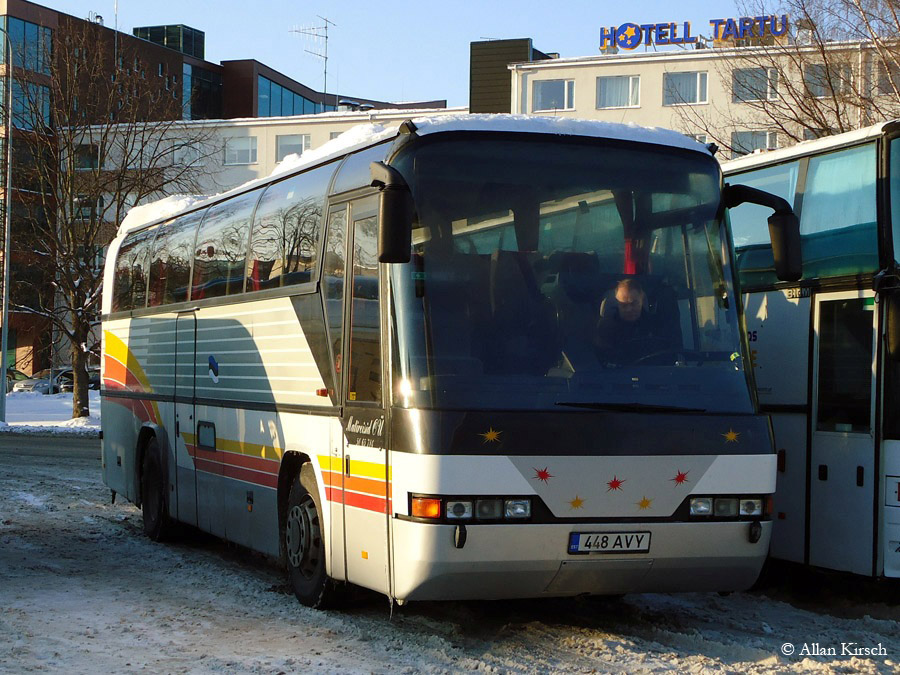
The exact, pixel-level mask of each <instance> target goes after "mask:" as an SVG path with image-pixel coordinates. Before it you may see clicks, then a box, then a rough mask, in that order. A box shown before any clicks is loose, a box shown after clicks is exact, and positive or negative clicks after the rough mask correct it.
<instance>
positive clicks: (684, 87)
mask: <svg viewBox="0 0 900 675" xmlns="http://www.w3.org/2000/svg"><path fill="white" fill-rule="evenodd" d="M706 79H707V78H706V72H694V73H664V74H663V105H683V104H686V103H706V102H707V98H706Z"/></svg>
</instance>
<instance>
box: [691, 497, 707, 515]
mask: <svg viewBox="0 0 900 675" xmlns="http://www.w3.org/2000/svg"><path fill="white" fill-rule="evenodd" d="M711 513H712V499H711V498H710V497H694V498H693V499H691V515H692V516H708V515H710V514H711Z"/></svg>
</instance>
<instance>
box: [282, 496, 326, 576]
mask: <svg viewBox="0 0 900 675" xmlns="http://www.w3.org/2000/svg"><path fill="white" fill-rule="evenodd" d="M319 534H320V533H319V517H318V513H317V512H316V505H315V502H313V500H312V498H311V497H310V496H309V495H306V496H305V497H304V498H303V500H302V501H301V502H300V504H298V505H296V506H294V507H293V508H291V510H290V511H288V516H287V523H286V527H285V535H284V537H285V545H286V546H285V548H286V549H287V558H288V562H289V563H290V564H291V567H293V568H295V569H297V570H298V571H299V572H300V573H301V574H303V576H305V577H307V578H309V577H311V576H312V575H313V574H314V573H315V571H316V565H317V563H318V560H319V548H320V547H321V537H320V536H319Z"/></svg>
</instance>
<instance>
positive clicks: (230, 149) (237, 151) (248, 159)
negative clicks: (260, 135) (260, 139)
mask: <svg viewBox="0 0 900 675" xmlns="http://www.w3.org/2000/svg"><path fill="white" fill-rule="evenodd" d="M225 164H226V165H230V164H256V137H255V136H241V137H239V138H227V139H225Z"/></svg>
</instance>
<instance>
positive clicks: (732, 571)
mask: <svg viewBox="0 0 900 675" xmlns="http://www.w3.org/2000/svg"><path fill="white" fill-rule="evenodd" d="M746 200H752V201H754V202H756V203H766V204H769V206H770V207H771V208H772V209H773V210H775V213H774V214H773V215H771V216H770V217H769V222H770V225H771V227H772V230H773V233H774V235H773V236H774V237H775V238H776V241H777V243H776V249H777V250H778V251H779V252H784V253H785V255H784V256H782V257H780V258H779V266H780V267H779V269H780V271H781V273H782V275H783V276H786V277H790V276H791V275H792V274H796V273H797V272H796V270H797V268H798V266H799V260H798V259H797V258H796V255H795V253H796V246H792V244H793V243H796V242H794V238H795V237H794V234H796V232H795V230H796V218H795V217H794V216H793V214H792V213H791V211H790V208H789V207H788V205H787V204H786V202H784V201H783V200H778V199H777V198H774V197H772V196H771V195H767V194H765V193H762V192H759V191H753V190H742V189H740V188H731V189H729V190H726V191H724V192H723V184H722V174H721V170H720V168H719V166H718V164H717V163H716V161H715V159H714V158H713V157H712V155H711V153H710V152H709V150H708V149H707V148H705V147H704V146H702V145H700V144H698V143H695V142H694V141H693V140H690V139H687V138H686V137H684V136H682V135H681V134H678V133H675V132H669V131H664V130H649V129H642V128H636V127H627V126H622V125H614V124H603V123H594V122H579V121H572V120H568V121H567V120H559V119H540V118H533V119H524V118H510V117H504V116H496V117H494V116H488V117H483V116H477V115H471V116H466V117H464V118H459V117H454V118H442V119H434V120H416V121H415V122H406V123H404V124H403V125H402V126H401V128H400V129H399V130H397V131H395V132H387V134H385V133H382V134H381V135H380V136H376V137H373V138H372V140H371V142H369V143H362V144H360V145H358V146H355V147H353V148H350V149H347V148H345V149H343V150H338V151H335V153H334V154H333V155H332V156H329V157H326V158H324V159H320V160H319V161H317V162H315V163H310V164H309V165H306V166H304V167H302V168H298V169H297V170H296V171H294V172H293V173H292V174H290V175H285V176H279V177H277V178H272V179H267V180H263V181H259V182H258V183H255V184H250V185H246V186H243V187H241V188H239V189H237V190H234V191H232V192H231V193H228V194H226V195H222V196H219V197H215V198H212V199H210V200H208V201H207V202H204V203H200V204H198V205H195V206H193V207H191V208H190V209H188V210H185V211H184V212H182V213H179V214H176V215H174V216H171V217H168V218H165V219H164V220H162V221H161V222H152V223H148V224H146V225H145V226H141V227H138V228H134V229H129V231H127V232H122V233H121V234H120V235H119V236H118V237H117V238H116V240H115V241H114V242H113V244H112V246H111V248H110V252H109V255H108V263H107V269H106V277H105V284H104V293H105V294H104V298H103V354H104V355H103V373H102V377H103V392H102V406H103V411H102V412H103V475H104V480H105V482H106V484H107V485H108V486H109V487H110V488H111V489H112V490H113V491H115V492H119V493H122V494H124V495H125V496H126V497H127V498H128V499H130V500H131V501H132V502H134V503H135V504H138V505H140V506H141V508H142V509H143V514H144V528H145V530H146V532H147V534H148V535H149V536H150V537H152V538H154V539H162V538H164V537H165V535H166V534H167V533H168V532H169V530H170V527H171V525H172V524H173V523H174V522H176V521H177V522H181V523H187V524H190V525H193V526H196V527H198V528H200V529H201V530H205V531H207V532H210V533H212V534H214V535H217V536H220V537H223V538H225V539H228V540H230V541H233V542H236V543H238V544H241V545H243V546H247V547H249V548H251V549H255V550H258V551H261V552H263V553H266V554H270V555H272V556H280V557H281V559H282V560H283V561H284V562H285V564H286V566H287V569H288V571H289V574H290V578H291V582H292V586H293V588H294V591H295V593H296V595H297V597H298V598H299V600H300V601H301V602H303V603H305V604H308V605H312V606H323V605H326V604H327V603H328V601H329V600H330V598H332V597H333V595H334V594H335V593H337V592H338V591H340V587H341V586H342V585H343V584H345V583H350V584H357V585H359V586H364V587H367V588H370V589H374V590H376V591H379V592H382V593H385V594H387V595H388V596H389V597H390V598H391V599H392V600H396V601H398V602H400V603H403V602H405V601H407V600H420V599H421V600H425V599H462V598H511V597H535V596H564V595H576V594H584V593H596V594H604V593H608V594H615V593H626V592H632V591H683V590H718V591H728V590H734V589H743V588H746V587H748V586H750V585H751V584H752V583H753V582H754V580H755V579H756V578H757V575H758V573H759V571H760V567H761V565H762V563H763V561H764V559H765V557H766V554H767V551H768V543H769V537H770V528H771V517H770V513H769V512H768V510H767V509H768V504H769V498H770V496H771V494H772V493H773V492H774V489H775V455H774V451H773V445H772V435H771V429H770V425H769V421H768V419H767V418H766V417H765V416H762V415H759V414H758V413H757V409H756V402H755V398H754V393H753V386H752V382H751V372H750V369H749V368H748V367H747V366H746V364H747V358H748V357H747V351H746V344H745V341H744V340H743V338H742V336H743V330H742V328H741V318H740V317H741V313H740V301H739V297H738V296H737V295H736V293H735V286H734V278H733V267H732V256H731V250H730V243H729V236H728V233H727V231H726V226H725V217H724V215H725V205H726V203H727V204H729V205H731V204H736V203H739V202H740V201H746Z"/></svg>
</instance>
